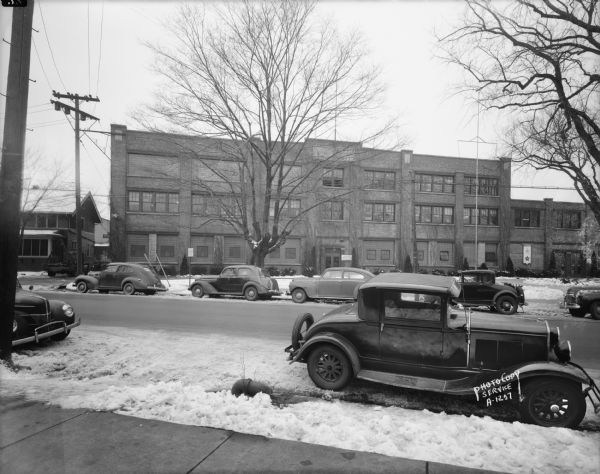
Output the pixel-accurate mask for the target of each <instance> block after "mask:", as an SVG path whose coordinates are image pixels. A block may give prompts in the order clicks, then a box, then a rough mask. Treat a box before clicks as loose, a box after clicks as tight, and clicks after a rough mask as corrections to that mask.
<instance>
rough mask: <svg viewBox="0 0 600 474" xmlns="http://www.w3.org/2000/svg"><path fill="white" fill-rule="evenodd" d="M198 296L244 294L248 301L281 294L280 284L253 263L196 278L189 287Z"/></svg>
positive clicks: (230, 267)
mask: <svg viewBox="0 0 600 474" xmlns="http://www.w3.org/2000/svg"><path fill="white" fill-rule="evenodd" d="M188 290H190V291H191V292H192V295H193V296H195V297H196V298H202V297H203V296H204V295H208V296H219V295H227V296H243V297H244V298H246V299H247V300H248V301H254V300H256V299H258V298H263V299H269V298H271V297H272V296H276V295H280V294H281V292H280V291H279V284H278V283H277V280H276V279H275V278H271V277H270V276H269V273H268V272H267V271H266V270H264V269H262V268H259V267H255V266H253V265H231V266H229V267H225V268H224V269H223V271H222V272H221V274H220V275H212V276H204V277H200V278H196V279H195V280H194V281H193V282H192V283H191V284H190V286H189V287H188Z"/></svg>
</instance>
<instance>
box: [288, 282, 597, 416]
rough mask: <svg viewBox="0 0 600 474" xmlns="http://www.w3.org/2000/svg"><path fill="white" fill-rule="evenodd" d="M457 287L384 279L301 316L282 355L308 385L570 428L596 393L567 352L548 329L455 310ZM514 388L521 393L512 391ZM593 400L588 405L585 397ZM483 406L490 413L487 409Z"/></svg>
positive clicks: (541, 323) (529, 322) (541, 324)
mask: <svg viewBox="0 0 600 474" xmlns="http://www.w3.org/2000/svg"><path fill="white" fill-rule="evenodd" d="M459 293H460V288H459V285H458V283H457V282H456V280H455V279H454V278H450V277H443V276H434V275H422V274H411V273H386V274H381V275H378V276H376V277H374V278H372V279H371V280H370V281H368V282H367V283H364V284H363V285H362V286H361V287H360V288H359V290H358V300H357V302H356V303H353V304H347V305H343V306H340V307H338V308H336V309H334V310H333V311H331V312H329V313H327V314H326V315H325V316H323V318H322V319H320V320H319V321H316V322H314V323H313V316H312V315H311V314H310V313H306V314H303V315H300V316H299V317H298V318H297V320H296V322H295V324H294V327H293V329H292V344H291V345H290V346H288V347H287V348H286V352H288V353H289V359H290V360H291V361H292V362H304V363H306V364H307V366H308V374H309V376H310V378H311V379H312V381H313V382H314V383H315V384H316V385H317V386H318V387H320V388H322V389H326V390H341V389H342V388H344V387H345V386H346V385H347V384H348V383H350V381H351V380H352V379H353V378H354V377H357V378H360V379H364V380H370V381H374V382H379V383H385V384H390V385H395V386H399V387H406V388H411V389H417V390H426V391H432V392H440V393H447V394H453V395H463V396H475V397H477V398H478V399H479V397H488V398H486V400H485V401H486V402H498V401H506V402H511V401H512V402H513V403H515V404H516V405H517V406H518V409H519V411H520V413H521V416H522V418H523V419H524V420H525V421H528V422H531V423H536V424H539V425H543V426H561V427H574V426H577V425H578V424H579V423H580V422H581V420H582V419H583V417H584V415H585V410H586V402H585V397H586V395H587V396H589V397H590V400H592V403H593V404H594V407H595V408H596V411H598V410H599V409H600V391H599V390H598V388H597V387H596V385H595V384H594V382H593V380H592V379H591V378H590V377H589V375H588V374H587V373H586V372H585V371H584V370H583V369H582V368H581V367H579V366H578V365H576V364H574V363H572V362H570V355H571V346H570V343H569V342H568V341H561V340H560V337H559V331H558V328H556V329H550V327H549V326H548V323H547V322H546V321H541V320H525V319H521V318H516V317H507V316H496V315H486V316H479V317H475V316H474V317H471V314H470V311H468V310H466V311H458V309H457V308H456V307H455V306H453V303H454V300H455V298H457V296H458V295H459ZM515 389H518V390H515ZM592 395H593V396H594V398H592ZM486 406H487V405H486Z"/></svg>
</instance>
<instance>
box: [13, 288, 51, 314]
mask: <svg viewBox="0 0 600 474" xmlns="http://www.w3.org/2000/svg"><path fill="white" fill-rule="evenodd" d="M46 302H47V300H46V298H44V297H43V296H40V295H36V294H35V293H32V292H30V291H26V290H23V289H21V288H17V291H16V292H15V309H16V310H18V311H23V312H25V313H29V314H46V313H47V312H48V308H47V305H46Z"/></svg>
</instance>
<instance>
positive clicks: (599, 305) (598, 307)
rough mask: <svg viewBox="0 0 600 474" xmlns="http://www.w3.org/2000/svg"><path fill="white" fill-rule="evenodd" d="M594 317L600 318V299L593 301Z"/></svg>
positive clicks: (592, 310)
mask: <svg viewBox="0 0 600 474" xmlns="http://www.w3.org/2000/svg"><path fill="white" fill-rule="evenodd" d="M590 312H591V313H592V318H594V319H600V301H594V302H593V303H592V307H591V311H590Z"/></svg>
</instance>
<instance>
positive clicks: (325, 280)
mask: <svg viewBox="0 0 600 474" xmlns="http://www.w3.org/2000/svg"><path fill="white" fill-rule="evenodd" d="M373 276H374V275H373V274H372V273H371V272H369V271H367V270H363V269H361V268H353V267H332V268H327V269H326V270H325V271H324V272H323V274H322V275H321V276H320V277H317V278H294V279H293V280H292V281H291V282H290V285H289V289H290V294H291V295H292V300H293V301H294V303H304V302H305V301H306V300H353V299H355V297H356V288H357V287H358V286H360V285H361V284H363V283H364V282H366V281H368V280H370V279H371V278H373Z"/></svg>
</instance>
